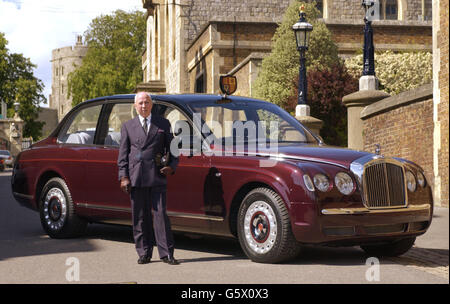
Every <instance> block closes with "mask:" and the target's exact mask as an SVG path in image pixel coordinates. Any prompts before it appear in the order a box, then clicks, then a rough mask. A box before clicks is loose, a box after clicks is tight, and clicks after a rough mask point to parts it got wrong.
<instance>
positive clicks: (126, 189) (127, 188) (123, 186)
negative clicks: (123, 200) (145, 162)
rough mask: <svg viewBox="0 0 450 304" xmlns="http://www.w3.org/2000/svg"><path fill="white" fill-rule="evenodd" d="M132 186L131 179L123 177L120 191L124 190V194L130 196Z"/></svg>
mask: <svg viewBox="0 0 450 304" xmlns="http://www.w3.org/2000/svg"><path fill="white" fill-rule="evenodd" d="M130 185H131V182H130V179H129V178H128V177H122V179H121V180H120V189H122V191H123V192H125V193H128V194H130V191H131V187H130Z"/></svg>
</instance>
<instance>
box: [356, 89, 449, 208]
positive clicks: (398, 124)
mask: <svg viewBox="0 0 450 304" xmlns="http://www.w3.org/2000/svg"><path fill="white" fill-rule="evenodd" d="M361 119H362V120H363V125H364V127H363V133H364V136H363V137H364V150H366V151H369V152H374V151H375V144H379V145H381V153H382V154H383V155H385V156H395V157H401V158H405V159H408V160H410V161H413V162H415V163H417V164H418V165H420V166H421V167H422V168H423V169H424V170H425V175H426V179H427V181H428V182H429V183H430V184H431V185H432V188H433V189H434V185H435V184H434V182H435V176H434V164H433V153H434V152H433V143H434V136H433V132H434V123H433V85H432V84H428V85H424V86H422V87H419V88H417V89H414V90H411V91H407V92H403V93H400V94H398V95H395V96H391V97H388V98H386V99H383V100H380V101H378V102H376V103H373V104H371V105H369V106H367V107H366V108H365V109H364V110H363V111H362V113H361ZM436 203H437V204H439V205H444V206H445V202H443V201H442V202H441V201H436Z"/></svg>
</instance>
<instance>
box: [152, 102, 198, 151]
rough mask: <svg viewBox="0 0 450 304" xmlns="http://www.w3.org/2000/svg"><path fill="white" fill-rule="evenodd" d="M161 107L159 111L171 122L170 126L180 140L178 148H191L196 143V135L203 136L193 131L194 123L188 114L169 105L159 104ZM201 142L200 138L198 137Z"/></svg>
mask: <svg viewBox="0 0 450 304" xmlns="http://www.w3.org/2000/svg"><path fill="white" fill-rule="evenodd" d="M158 106H159V107H160V111H159V113H162V116H163V117H164V118H165V119H167V120H168V121H169V122H170V127H171V131H172V133H173V135H174V136H175V137H176V138H177V139H178V140H179V141H178V148H180V149H182V148H183V149H184V148H190V149H192V145H193V143H194V136H196V137H198V138H201V137H200V134H199V133H198V132H197V131H196V130H195V131H193V128H192V124H191V123H190V122H189V120H188V118H187V117H186V115H185V114H184V113H183V112H181V111H180V110H178V109H177V108H175V107H173V106H169V105H163V104H160V105H158ZM198 142H200V139H198Z"/></svg>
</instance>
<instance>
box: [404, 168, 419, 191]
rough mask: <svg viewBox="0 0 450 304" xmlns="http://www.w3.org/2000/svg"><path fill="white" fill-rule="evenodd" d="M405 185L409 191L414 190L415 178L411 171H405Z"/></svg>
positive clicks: (415, 185)
mask: <svg viewBox="0 0 450 304" xmlns="http://www.w3.org/2000/svg"><path fill="white" fill-rule="evenodd" d="M406 185H407V186H408V190H409V191H411V192H414V191H416V187H417V184H416V178H415V177H414V174H412V172H411V171H406Z"/></svg>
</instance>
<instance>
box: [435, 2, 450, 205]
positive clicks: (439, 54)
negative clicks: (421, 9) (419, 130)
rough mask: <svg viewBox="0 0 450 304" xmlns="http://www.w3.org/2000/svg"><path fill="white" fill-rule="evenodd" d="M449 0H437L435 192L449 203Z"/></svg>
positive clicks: (443, 201) (443, 200) (436, 195)
mask: <svg viewBox="0 0 450 304" xmlns="http://www.w3.org/2000/svg"><path fill="white" fill-rule="evenodd" d="M448 10H449V1H448V0H433V16H434V19H433V83H434V88H433V95H434V108H433V112H434V138H435V143H434V155H433V158H434V172H435V180H436V189H435V191H434V196H435V197H436V198H438V199H439V200H440V201H441V202H442V205H445V206H448V205H449V183H448V182H449V177H448V175H449V168H448V165H449V149H448V144H449V123H448V120H449V109H448V104H449V62H448V61H449V59H448V58H449V56H448V55H449V47H448V46H449V20H448Z"/></svg>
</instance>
